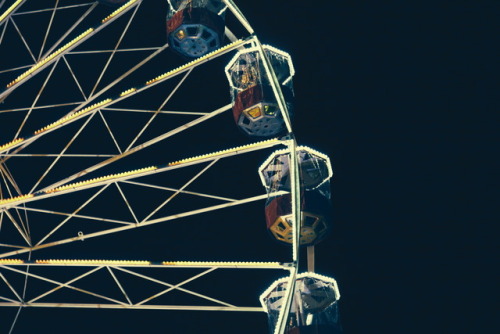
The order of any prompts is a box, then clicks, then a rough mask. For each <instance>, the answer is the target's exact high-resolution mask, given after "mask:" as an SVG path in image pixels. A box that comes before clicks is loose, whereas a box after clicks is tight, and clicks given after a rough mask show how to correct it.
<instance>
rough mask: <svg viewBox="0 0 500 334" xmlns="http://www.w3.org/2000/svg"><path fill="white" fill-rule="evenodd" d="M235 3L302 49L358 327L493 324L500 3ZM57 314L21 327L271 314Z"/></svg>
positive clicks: (250, 325)
mask: <svg viewBox="0 0 500 334" xmlns="http://www.w3.org/2000/svg"><path fill="white" fill-rule="evenodd" d="M146 1H147V0H146ZM150 1H151V0H150ZM237 5H238V6H239V7H240V8H241V10H242V11H243V13H244V14H245V15H246V17H247V18H248V20H249V21H250V23H251V25H252V26H253V27H254V29H255V31H256V33H257V35H258V36H259V38H260V39H261V41H263V42H264V43H268V44H271V45H273V46H275V47H278V48H280V49H283V50H286V51H288V52H289V53H290V54H291V55H292V57H293V61H294V65H295V68H296V72H297V73H296V76H295V78H294V88H295V94H296V107H295V110H296V113H295V120H294V131H295V134H296V137H297V139H298V142H299V143H300V144H303V145H309V146H311V147H313V148H315V149H317V150H319V151H321V152H324V153H326V154H328V155H329V156H330V158H331V160H332V163H333V166H334V178H333V180H332V194H333V217H334V218H333V226H334V227H333V233H332V235H331V236H330V237H329V238H328V239H327V240H325V241H324V242H323V243H321V244H320V245H318V246H317V247H316V254H317V272H319V273H322V274H325V275H328V276H333V277H335V278H336V279H337V281H338V283H339V287H340V291H341V294H342V298H341V301H340V312H341V320H342V323H343V327H344V330H345V333H346V334H348V333H490V332H494V330H493V317H494V313H493V307H491V304H492V303H493V300H495V299H496V298H495V295H496V296H497V294H495V291H494V283H493V282H494V281H495V280H496V279H497V278H498V275H495V274H494V273H493V271H492V270H488V268H492V267H493V266H494V264H495V262H496V261H495V260H497V259H498V257H497V255H496V251H497V247H496V246H495V245H494V241H493V240H494V237H493V233H490V232H488V227H489V226H491V225H492V223H493V220H494V217H493V212H492V210H491V209H492V207H493V201H494V198H495V195H496V194H497V193H496V188H495V187H494V182H493V170H498V168H496V169H494V167H495V166H496V167H498V164H496V159H494V156H495V155H494V151H493V145H494V144H493V143H494V142H495V141H496V139H497V137H496V134H495V133H494V129H495V130H496V129H498V125H497V123H495V122H494V121H496V120H497V119H494V116H496V115H494V114H493V113H494V112H498V103H496V101H495V99H494V94H493V91H494V89H495V88H496V89H498V85H497V86H496V87H495V85H493V84H492V82H493V81H494V80H493V79H494V78H495V74H494V63H495V62H494V60H497V59H498V51H497V50H496V48H495V44H498V41H497V39H495V37H496V36H495V28H497V27H496V24H495V22H494V19H495V18H497V17H498V7H499V3H498V2H497V1H474V2H473V1H435V2H432V3H431V2H429V3H427V2H418V3H417V2H410V3H409V2H401V1H382V2H364V1H316V2H314V3H312V2H305V1H296V0H293V1H290V0H289V1H281V0H272V1H269V0H268V1H263V0H254V1H245V2H243V1H239V2H237ZM162 33H163V32H162ZM217 247H224V245H223V244H219V245H218V246H217ZM269 283H270V282H269ZM267 284H268V283H266V282H262V283H261V285H262V290H264V289H265V288H266V287H267ZM255 298H257V295H256V296H255ZM3 311H4V310H0V315H1V313H2V312H3ZM10 311H11V310H9V312H10ZM54 312H56V311H53V310H42V309H34V310H33V309H29V310H28V309H26V310H23V311H22V312H21V315H20V318H19V320H18V324H17V331H14V333H29V332H32V331H33V330H38V331H40V332H43V333H49V332H50V333H59V332H60V333H88V332H90V331H94V332H97V333H103V332H106V331H111V332H118V333H139V332H140V333H157V332H164V333H263V332H265V328H266V323H265V322H266V320H265V315H263V314H262V315H261V314H259V315H252V316H250V317H248V316H246V315H241V314H234V315H231V317H228V316H227V315H225V314H224V315H221V314H220V313H211V312H209V313H196V314H194V315H193V313H191V314H189V316H188V315H187V314H185V313H182V312H171V313H168V312H165V313H164V312H161V311H149V312H146V311H105V310H97V311H95V310H57V313H54ZM134 312H137V313H134ZM10 313H11V314H12V312H10ZM132 314H133V315H132ZM54 315H57V316H54ZM6 318H7V317H6ZM6 318H3V317H1V318H0V322H4V321H10V320H7V319H6ZM4 319H5V320H4ZM9 319H12V316H10V318H9ZM193 319H195V320H193ZM249 319H250V320H249ZM97 323H102V324H108V325H107V326H108V327H107V328H108V329H107V330H106V331H105V330H104V329H103V328H102V327H96V324H97ZM204 323H205V324H207V325H206V327H205V326H203V325H201V326H200V324H204ZM214 324H217V325H216V326H215V325H214ZM219 326H220V327H219ZM52 328H57V330H55V329H54V330H52Z"/></svg>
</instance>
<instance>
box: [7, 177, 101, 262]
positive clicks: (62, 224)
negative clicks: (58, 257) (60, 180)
mask: <svg viewBox="0 0 500 334" xmlns="http://www.w3.org/2000/svg"><path fill="white" fill-rule="evenodd" d="M107 187H109V184H107V185H105V186H104V187H102V188H101V189H99V190H98V191H97V192H96V193H95V194H94V195H92V196H91V197H90V198H89V199H88V200H87V201H85V202H84V203H83V204H82V205H80V206H79V207H78V208H77V209H76V210H75V211H73V213H72V214H71V215H69V216H68V217H67V218H66V219H64V220H63V221H62V222H61V223H59V225H57V226H56V227H55V228H54V229H53V230H52V231H50V232H49V233H48V234H47V235H46V236H45V237H43V238H42V239H41V240H40V241H39V242H38V243H37V244H36V246H40V245H41V244H42V243H43V242H44V241H45V240H47V238H48V237H50V236H51V235H52V234H54V233H55V232H56V231H57V230H58V229H60V228H61V227H62V226H64V224H66V223H67V222H68V221H69V220H70V219H71V218H73V217H74V216H75V215H76V214H77V213H78V212H80V211H81V210H82V209H83V208H85V207H86V206H87V205H88V204H89V203H90V202H92V201H93V200H94V199H95V198H96V197H97V196H99V195H100V194H101V193H102V192H103V191H104V190H105V189H106V188H107ZM0 256H1V255H0Z"/></svg>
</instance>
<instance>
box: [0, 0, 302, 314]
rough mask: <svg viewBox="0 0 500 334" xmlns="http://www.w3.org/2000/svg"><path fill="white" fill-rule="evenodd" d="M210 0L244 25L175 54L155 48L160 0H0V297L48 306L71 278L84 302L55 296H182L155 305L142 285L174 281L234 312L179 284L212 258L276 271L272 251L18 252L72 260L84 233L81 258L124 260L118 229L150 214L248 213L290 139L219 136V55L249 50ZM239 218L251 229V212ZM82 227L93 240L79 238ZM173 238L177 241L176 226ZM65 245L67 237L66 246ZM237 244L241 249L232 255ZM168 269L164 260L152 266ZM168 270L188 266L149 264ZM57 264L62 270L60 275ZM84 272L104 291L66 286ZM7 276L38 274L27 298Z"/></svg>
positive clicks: (223, 97)
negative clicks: (268, 167) (109, 0)
mask: <svg viewBox="0 0 500 334" xmlns="http://www.w3.org/2000/svg"><path fill="white" fill-rule="evenodd" d="M159 3H161V5H159ZM224 3H225V4H226V5H227V6H229V8H228V9H229V10H227V11H226V12H227V13H231V14H232V15H233V16H234V17H235V18H236V19H235V20H234V21H235V22H238V24H239V26H238V27H235V29H236V30H238V29H240V31H243V32H245V34H242V33H238V35H239V36H247V37H243V38H242V39H237V38H236V37H235V34H233V32H232V31H231V30H229V29H228V28H226V38H227V40H229V42H227V41H226V43H225V44H224V45H223V46H222V47H221V48H219V49H217V50H215V51H213V52H211V53H209V54H208V55H206V56H203V57H201V58H197V59H196V60H193V61H190V62H187V63H186V62H182V61H181V60H180V58H179V57H178V56H175V55H172V54H171V53H169V52H165V51H166V50H167V49H168V45H167V43H166V39H165V36H164V30H165V13H166V8H163V7H162V6H166V2H164V1H141V0H131V1H128V2H126V3H125V4H124V5H122V6H121V7H118V8H112V7H107V6H103V5H100V4H98V3H97V2H88V3H85V2H84V1H76V0H54V1H38V0H37V1H30V0H17V1H9V0H0V57H1V62H0V101H1V102H0V269H1V270H0V286H2V290H0V293H1V295H0V300H1V302H0V305H1V306H19V305H23V306H54V305H56V303H57V301H55V300H56V299H57V298H55V297H57V293H58V292H59V291H61V290H72V291H73V292H78V293H79V295H86V296H88V297H90V298H91V300H88V302H86V303H85V302H84V303H78V302H77V303H70V302H68V301H67V300H64V301H60V300H59V301H58V302H59V305H66V304H67V305H69V304H71V305H72V306H77V307H110V308H112V307H119V308H127V307H130V308H132V307H136V308H169V307H173V308H177V309H189V308H193V307H198V306H193V305H191V306H186V305H180V306H179V305H174V306H172V305H170V306H169V305H167V304H161V303H160V304H158V303H157V301H158V300H159V299H160V298H157V297H159V296H163V295H165V294H167V293H173V291H175V292H182V293H183V295H186V296H190V297H193V296H195V297H197V299H200V300H203V301H204V302H209V304H203V303H201V304H200V306H199V307H200V308H202V309H203V308H216V309H224V308H225V309H228V310H235V309H236V308H237V307H236V306H235V305H233V304H232V303H229V302H224V301H222V300H218V299H215V298H212V297H209V296H206V295H204V294H202V293H198V292H195V291H191V290H189V289H187V288H185V287H184V285H186V284H187V283H191V282H192V281H193V280H198V279H199V278H200V277H202V276H205V275H207V274H209V273H210V274H213V272H214V271H216V272H219V271H222V270H223V269H227V268H247V269H248V268H251V269H277V270H282V269H287V270H291V269H290V268H291V267H290V266H289V265H287V264H283V263H285V262H286V261H280V262H266V261H268V259H264V260H263V261H264V262H265V263H255V262H251V263H248V262H241V263H240V262H232V263H194V262H190V261H187V262H184V263H179V262H165V263H160V262H158V263H156V262H129V261H123V262H119V261H118V262H116V261H104V260H103V261H90V262H85V261H80V262H79V261H70V260H64V261H59V262H58V261H41V260H38V261H37V260H33V259H34V258H41V257H42V256H50V258H61V256H60V254H64V258H70V257H71V256H74V257H78V256H81V252H80V253H79V251H80V248H81V247H82V246H81V245H84V246H85V247H89V248H88V249H92V247H94V246H95V247H96V248H95V249H96V251H95V252H94V253H90V254H91V255H92V254H94V255H95V254H103V255H104V256H106V255H111V256H113V255H115V254H117V253H118V251H116V253H114V250H115V249H118V248H119V249H120V251H121V250H123V252H122V253H119V254H125V255H122V256H131V258H135V257H134V254H136V253H135V252H134V249H133V247H134V236H131V235H130V234H126V233H125V231H128V230H134V233H137V235H139V232H137V231H139V230H143V229H145V230H146V229H147V228H152V226H153V225H155V226H156V225H163V224H167V223H168V224H172V223H174V222H181V223H185V224H188V223H189V224H190V223H193V222H196V221H198V223H200V222H202V223H204V224H206V223H207V221H209V222H210V224H213V225H214V227H213V228H214V229H216V228H218V227H217V226H216V225H217V224H216V221H211V219H220V218H214V217H216V216H208V218H198V217H202V216H199V214H202V213H203V214H204V216H203V217H205V216H206V215H209V214H211V213H213V214H214V215H215V214H216V213H217V212H218V211H224V210H232V208H236V207H238V210H240V211H239V212H240V213H239V217H238V219H242V220H243V221H244V219H245V214H241V212H242V211H241V210H249V209H246V208H247V206H248V205H254V203H258V205H257V206H254V208H257V210H260V211H261V210H262V207H263V203H264V201H265V199H266V198H267V197H268V195H267V194H265V193H264V189H262V188H261V187H260V186H259V181H258V175H257V167H258V166H259V163H260V162H262V160H263V157H265V156H266V155H269V154H270V153H271V151H270V149H271V148H273V147H275V146H278V147H283V145H285V146H287V147H292V146H293V145H294V142H292V141H291V140H280V139H271V140H265V141H261V142H254V143H249V141H248V139H247V138H245V137H244V136H241V139H234V138H236V137H234V138H233V137H232V135H231V131H237V130H236V129H234V128H233V127H231V126H232V124H231V120H230V119H229V117H228V118H224V116H221V115H222V114H223V113H224V112H225V111H227V110H229V109H230V108H231V105H230V104H228V101H229V100H230V98H229V96H228V89H227V87H228V86H227V81H225V77H224V71H223V68H224V65H225V64H226V63H227V61H228V60H229V59H230V57H231V56H232V55H233V54H234V53H232V51H234V50H237V49H241V48H246V47H260V42H259V41H258V40H257V38H256V37H254V36H253V30H252V29H251V27H250V26H249V25H248V22H247V21H246V20H245V18H244V17H243V16H242V14H241V12H240V11H239V10H238V9H237V8H236V7H235V5H234V4H233V2H232V1H229V0H228V1H226V0H225V1H224ZM148 6H149V7H148ZM155 6H160V7H159V8H156V7H155ZM151 15H153V16H154V15H156V16H154V17H153V18H150V17H151ZM227 16H229V14H228V15H227ZM144 22H148V23H149V24H144ZM212 68H213V69H212ZM219 87H220V88H219ZM186 96H189V98H186ZM226 116H227V115H226ZM225 119H227V121H226V120H225ZM226 123H227V124H226ZM287 126H288V128H289V127H290V125H289V123H288V124H287ZM229 128H230V130H228V129H229ZM228 138H231V139H230V141H229V140H228ZM237 138H239V137H237ZM221 148H222V150H221ZM261 150H267V152H264V153H263V152H260V151H261ZM207 152H208V153H207ZM210 152H212V153H210ZM275 195H278V194H275ZM240 206H241V209H239V207H240ZM254 208H252V209H251V210H254ZM234 212H238V211H237V210H235V211H234ZM259 213H260V212H259ZM259 217H260V216H259ZM248 219H250V218H248ZM251 223H252V225H256V226H257V227H256V229H257V230H259V227H260V226H259V224H256V223H255V222H251ZM248 224H249V225H250V222H248ZM230 227H231V225H226V227H225V228H226V229H228V228H230ZM154 231H155V232H154V233H164V232H165V230H159V229H156V230H154ZM158 231H161V232H158ZM118 232H123V233H125V234H126V235H127V238H128V239H126V241H125V242H124V243H123V244H120V243H119V239H114V235H115V234H119V233H118ZM184 232H185V233H186V234H188V231H184ZM189 233H193V231H189ZM259 233H262V234H264V233H263V230H261V232H259ZM172 234H173V233H172ZM98 237H103V238H102V239H103V240H104V241H100V242H95V243H92V242H93V241H92V240H94V239H99V238H98ZM112 237H113V238H112ZM141 237H143V234H141ZM183 237H185V242H184V243H186V244H189V243H190V235H184V236H183ZM265 237H266V236H265V235H264V236H263V238H265ZM170 238H171V239H170V241H172V240H174V239H177V238H181V236H179V235H177V236H173V235H170ZM201 239H203V237H201ZM117 240H118V241H117ZM210 242H213V241H210ZM217 242H226V241H225V240H217ZM239 242H240V239H238V242H234V243H233V244H238V243H239ZM69 244H73V245H75V244H76V246H75V248H76V250H74V251H72V249H71V248H68V245H69ZM55 246H57V247H55ZM242 247H243V246H242ZM152 248H154V247H152ZM181 248H182V247H181ZM86 249H87V248H86ZM111 250H113V251H111ZM294 251H296V248H294ZM38 254H40V255H38ZM171 254H173V255H179V256H180V255H181V254H176V253H175V251H172V253H171ZM202 255H203V252H202ZM247 255H248V256H247ZM250 255H251V253H249V254H245V253H244V254H243V256H242V257H244V260H245V261H248V260H249V258H248V257H249V256H250ZM153 256H154V254H153ZM161 256H162V257H163V255H161ZM13 259H16V260H13ZM17 259H19V260H17ZM236 259H240V258H238V257H236ZM204 260H205V259H204ZM209 260H210V259H209ZM172 267H175V268H177V269H175V270H165V269H167V268H172ZM68 268H70V269H75V270H76V272H77V273H76V272H75V271H72V270H69V269H68ZM180 268H184V269H182V270H187V271H193V270H195V269H193V268H198V269H196V270H195V271H196V272H195V273H193V275H192V276H190V277H180V276H179V278H176V276H174V279H173V281H172V280H169V278H168V277H171V276H165V274H164V273H165V272H167V271H168V272H172V271H176V272H180V271H182V270H181V269H180ZM65 269H68V270H65ZM148 271H149V272H148ZM292 271H293V270H292ZM70 272H75V274H74V275H73V276H71V275H70V276H71V277H70V276H68V275H69V273H70ZM58 275H59V276H58ZM96 275H100V276H103V277H104V276H105V278H102V282H104V281H106V280H109V282H111V285H113V286H114V288H115V290H116V291H118V292H119V293H118V296H113V297H110V296H106V295H105V294H104V293H103V292H102V291H101V292H95V291H92V289H86V288H81V287H78V284H79V283H81V282H84V281H85V280H92V277H94V276H96ZM281 275H282V274H281ZM15 276H25V277H29V278H30V280H29V281H30V282H32V281H36V282H43V283H46V284H48V285H49V286H47V287H46V289H45V290H44V289H41V290H40V291H37V293H35V294H32V295H29V296H28V295H27V294H25V292H26V291H25V290H26V285H25V281H24V280H20V279H18V278H15ZM120 276H130V277H133V278H134V279H140V280H142V281H143V282H142V283H151V284H153V285H156V287H157V288H159V290H155V291H154V292H152V293H151V294H150V295H144V296H138V297H137V298H135V297H134V298H133V297H132V296H131V295H130V293H129V292H128V290H127V288H126V285H127V284H126V283H124V281H126V279H125V278H122V277H120ZM181 276H182V275H181ZM267 281H269V280H267ZM19 282H22V284H20V283H19ZM142 283H141V284H142ZM106 284H107V283H106ZM84 285H85V284H84ZM65 296H66V295H65ZM52 297H54V299H53V298H52ZM65 298H66V297H65ZM45 300H51V301H48V302H45ZM53 300H54V301H53ZM84 300H85V299H84ZM65 303H66V304H65ZM255 304H257V300H256V301H255ZM104 305H107V306H104ZM241 310H250V311H254V310H261V308H260V307H250V308H241Z"/></svg>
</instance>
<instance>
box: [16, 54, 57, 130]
mask: <svg viewBox="0 0 500 334" xmlns="http://www.w3.org/2000/svg"><path fill="white" fill-rule="evenodd" d="M58 63H59V60H57V61H56V62H55V63H54V66H52V68H51V69H50V72H49V75H48V76H47V78H45V80H44V82H43V85H42V87H41V88H40V90H39V91H38V94H37V95H36V97H35V99H34V100H33V103H32V104H31V107H30V108H29V109H28V112H27V113H26V116H25V117H24V119H23V121H22V123H21V125H20V126H19V128H18V130H17V132H16V134H15V136H14V139H16V138H18V137H19V135H20V133H21V131H22V129H23V128H24V125H25V124H26V122H27V121H28V118H29V117H30V115H31V112H32V111H33V108H34V107H35V105H36V104H37V102H38V99H40V96H41V95H42V93H43V91H44V90H45V87H46V86H47V83H48V82H49V80H50V78H51V77H52V74H53V73H54V70H55V68H56V67H57V64H58Z"/></svg>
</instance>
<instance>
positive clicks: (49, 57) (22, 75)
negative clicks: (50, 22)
mask: <svg viewBox="0 0 500 334" xmlns="http://www.w3.org/2000/svg"><path fill="white" fill-rule="evenodd" d="M93 31H94V28H89V29H87V30H86V31H84V32H83V33H81V34H80V35H79V36H78V37H76V38H74V39H73V40H71V41H70V42H68V43H66V44H65V45H64V46H62V47H60V48H59V49H57V50H56V51H54V52H53V53H51V54H50V55H49V56H47V57H46V58H44V59H42V60H41V61H39V62H38V63H36V64H35V65H33V67H31V68H30V69H29V70H27V71H26V72H24V73H23V74H21V75H20V76H18V77H17V78H16V79H15V80H14V81H12V82H11V83H9V84H8V85H7V88H10V87H12V86H14V85H15V84H17V83H19V82H20V81H22V80H24V79H26V77H28V76H29V75H30V74H32V73H33V72H35V71H37V70H38V69H40V68H41V67H42V66H44V65H45V64H47V63H49V62H50V61H52V60H54V59H55V58H56V57H57V56H59V55H60V54H61V53H63V52H64V51H67V50H68V49H69V48H70V47H72V46H73V45H75V44H76V43H78V42H79V41H81V40H82V39H83V38H85V37H86V36H88V35H89V34H91V33H92V32H93Z"/></svg>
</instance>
